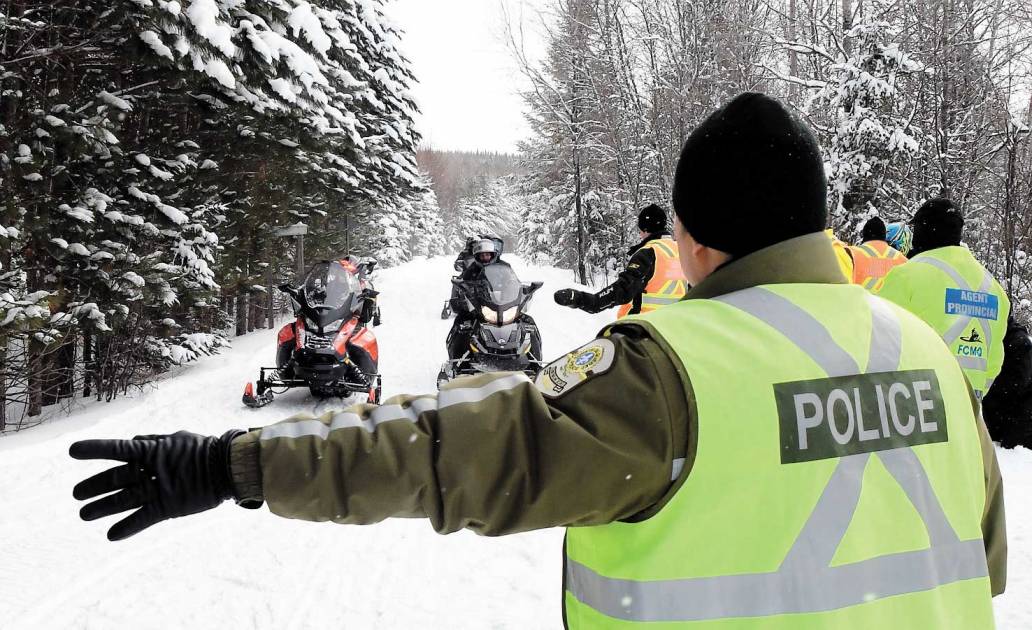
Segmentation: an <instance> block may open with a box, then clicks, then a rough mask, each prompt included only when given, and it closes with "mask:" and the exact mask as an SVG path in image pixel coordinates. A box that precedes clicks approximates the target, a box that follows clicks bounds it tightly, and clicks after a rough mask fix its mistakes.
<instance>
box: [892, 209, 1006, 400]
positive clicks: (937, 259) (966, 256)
mask: <svg viewBox="0 0 1032 630" xmlns="http://www.w3.org/2000/svg"><path fill="white" fill-rule="evenodd" d="M911 223H912V225H913V228H914V244H913V249H912V250H911V254H912V255H911V258H910V262H908V263H907V264H905V265H900V266H898V267H895V268H893V269H892V271H890V272H889V274H888V275H887V276H885V282H884V284H883V285H882V287H881V289H880V290H879V291H878V295H880V296H881V297H883V298H885V299H887V300H890V301H892V302H895V303H896V304H898V305H900V306H902V307H903V308H905V309H907V310H908V311H910V312H911V313H913V314H914V315H917V316H918V317H920V318H921V319H923V320H924V321H926V322H928V324H929V325H930V326H931V327H932V328H934V329H935V330H936V331H937V332H938V333H939V335H940V336H942V338H943V340H944V341H945V342H946V345H947V346H949V347H950V350H951V351H952V352H953V354H954V356H956V358H957V361H958V362H959V363H960V367H962V368H963V369H964V374H966V375H967V377H968V380H969V381H970V382H971V387H972V388H973V389H974V390H975V396H977V397H978V398H979V399H981V398H982V396H984V395H985V393H986V392H987V391H989V388H990V387H992V385H993V381H994V380H995V379H996V377H997V376H998V375H999V374H1000V369H1001V368H1002V366H1003V353H1004V345H1003V339H1004V336H1005V335H1006V334H1007V317H1008V315H1010V300H1009V299H1008V298H1007V292H1006V291H1005V290H1004V288H1003V287H1002V286H1000V283H999V282H997V281H996V278H994V277H993V275H992V274H991V273H989V271H988V270H987V269H986V268H985V267H983V266H982V264H981V263H979V262H978V261H977V260H976V259H975V257H974V255H973V254H972V253H971V250H969V249H968V248H967V247H965V246H963V245H961V244H960V242H961V239H962V237H963V234H964V215H963V214H961V211H960V208H957V207H956V206H955V205H954V204H953V202H952V201H950V200H949V199H944V198H941V197H939V198H933V199H929V200H928V201H926V202H925V203H924V204H922V206H921V207H920V208H919V209H918V211H917V212H916V213H915V214H914V218H913V219H912V221H911ZM944 305H945V306H944Z"/></svg>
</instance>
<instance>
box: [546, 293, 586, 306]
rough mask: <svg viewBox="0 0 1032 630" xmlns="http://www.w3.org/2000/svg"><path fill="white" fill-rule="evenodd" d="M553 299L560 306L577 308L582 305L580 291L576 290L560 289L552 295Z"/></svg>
mask: <svg viewBox="0 0 1032 630" xmlns="http://www.w3.org/2000/svg"><path fill="white" fill-rule="evenodd" d="M552 299H554V300H555V303H556V304H558V305H559V306H569V307H570V308H577V306H578V305H579V303H580V291H578V290H576V289H559V290H558V291H556V292H555V294H553V295H552Z"/></svg>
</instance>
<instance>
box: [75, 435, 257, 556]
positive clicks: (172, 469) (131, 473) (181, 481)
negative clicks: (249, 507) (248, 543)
mask: <svg viewBox="0 0 1032 630" xmlns="http://www.w3.org/2000/svg"><path fill="white" fill-rule="evenodd" d="M243 433H244V432H243V431H229V432H227V433H225V434H224V435H223V436H222V437H205V436H203V435H197V434H195V433H188V432H186V431H180V432H178V433H173V434H172V435H140V436H137V437H135V438H133V439H131V440H83V441H81V442H76V443H74V444H72V446H71V448H70V449H69V450H68V454H69V455H71V456H72V457H74V458H75V459H113V460H117V461H121V462H125V464H123V465H122V466H116V467H115V468H110V469H108V470H106V471H104V472H102V473H99V474H97V475H94V476H92V477H90V478H89V479H86V480H85V481H82V482H80V483H78V484H77V485H76V486H75V488H74V489H73V490H72V496H74V497H75V498H76V499H79V500H84V499H92V498H94V497H97V496H100V495H102V494H107V493H109V492H113V493H114V494H109V495H108V496H105V497H103V498H101V499H98V500H96V501H93V502H92V503H88V504H86V505H85V506H84V507H83V508H82V510H80V512H79V516H81V517H82V519H83V520H86V521H92V520H96V519H98V518H103V517H105V516H111V515H112V514H118V513H120V512H126V511H128V510H133V509H136V508H139V509H136V511H135V512H133V513H132V514H130V515H129V516H127V517H126V518H124V519H122V520H120V521H119V522H117V523H115V524H114V525H113V526H112V527H111V529H109V530H108V540H122V539H124V538H128V537H130V536H132V535H134V534H138V533H140V532H141V531H143V530H145V529H147V528H148V527H150V526H151V525H154V524H156V523H160V522H161V521H164V520H167V519H170V518H176V517H179V516H186V515H188V514H196V513H198V512H203V511H205V510H210V509H212V508H214V507H216V506H218V505H219V504H220V503H222V502H223V501H225V500H226V499H230V498H233V481H232V478H231V476H230V471H229V445H230V443H231V442H232V441H233V439H234V438H236V437H237V436H240V435H243Z"/></svg>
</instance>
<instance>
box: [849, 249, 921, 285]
mask: <svg viewBox="0 0 1032 630" xmlns="http://www.w3.org/2000/svg"><path fill="white" fill-rule="evenodd" d="M850 250H851V251H852V253H853V277H852V281H853V284H859V285H860V286H862V287H863V288H865V289H867V290H868V291H874V292H877V291H878V289H880V288H881V285H882V284H884V280H885V276H886V275H888V273H889V271H891V270H892V268H893V267H895V266H896V265H901V264H903V263H905V262H907V258H906V256H904V255H903V254H901V253H899V252H898V251H896V250H895V249H893V248H892V247H891V246H890V245H889V244H888V243H886V242H884V241H871V242H868V243H863V244H862V245H857V246H855V247H851V248H850Z"/></svg>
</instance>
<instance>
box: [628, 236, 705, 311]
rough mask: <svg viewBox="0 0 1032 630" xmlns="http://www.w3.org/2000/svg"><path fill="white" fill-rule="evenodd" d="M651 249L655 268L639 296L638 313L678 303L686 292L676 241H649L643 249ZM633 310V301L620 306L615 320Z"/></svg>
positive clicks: (686, 286)
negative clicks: (639, 305)
mask: <svg viewBox="0 0 1032 630" xmlns="http://www.w3.org/2000/svg"><path fill="white" fill-rule="evenodd" d="M644 248H647V249H651V250H652V251H653V252H655V254H656V266H655V268H654V269H653V270H652V277H651V278H649V282H648V284H646V285H645V290H644V291H643V292H642V294H641V310H640V311H639V312H640V313H648V312H651V311H654V310H656V309H657V308H659V307H661V306H666V305H667V304H674V303H675V302H680V301H681V298H683V297H684V294H685V293H687V292H688V281H687V280H685V279H684V273H683V272H682V271H681V259H680V257H679V256H678V253H677V241H674V240H673V239H669V238H658V239H655V240H651V241H649V242H648V243H646V244H645V245H644V246H643V249H644ZM632 308H634V300H631V301H630V302H628V303H627V304H623V305H621V306H620V311H619V312H618V313H617V318H623V317H626V316H627V315H628V314H629V313H630V312H631V309H632Z"/></svg>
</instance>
